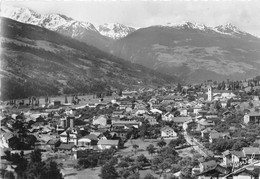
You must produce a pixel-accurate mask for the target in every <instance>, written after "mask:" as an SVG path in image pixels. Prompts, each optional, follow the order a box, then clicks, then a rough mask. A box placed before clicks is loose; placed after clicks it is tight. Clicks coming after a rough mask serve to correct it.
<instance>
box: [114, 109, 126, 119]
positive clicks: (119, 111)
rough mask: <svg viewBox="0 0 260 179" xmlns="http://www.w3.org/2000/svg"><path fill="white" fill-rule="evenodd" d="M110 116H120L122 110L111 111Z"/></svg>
mask: <svg viewBox="0 0 260 179" xmlns="http://www.w3.org/2000/svg"><path fill="white" fill-rule="evenodd" d="M111 116H112V117H119V118H122V117H124V110H118V111H113V113H112V115H111Z"/></svg>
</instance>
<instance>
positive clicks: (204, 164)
mask: <svg viewBox="0 0 260 179" xmlns="http://www.w3.org/2000/svg"><path fill="white" fill-rule="evenodd" d="M216 165H217V162H216V161H215V160H209V161H203V162H201V163H200V164H199V167H200V172H203V171H206V170H208V169H209V168H214V167H216Z"/></svg>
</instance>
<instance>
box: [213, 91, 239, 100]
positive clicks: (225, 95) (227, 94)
mask: <svg viewBox="0 0 260 179" xmlns="http://www.w3.org/2000/svg"><path fill="white" fill-rule="evenodd" d="M217 95H219V96H220V97H218V98H217V99H219V98H221V99H231V98H234V97H236V95H235V94H234V93H233V92H232V91H231V90H213V96H217Z"/></svg>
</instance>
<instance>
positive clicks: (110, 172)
mask: <svg viewBox="0 0 260 179" xmlns="http://www.w3.org/2000/svg"><path fill="white" fill-rule="evenodd" d="M100 177H101V178H103V179H115V178H117V177H118V173H117V172H116V169H115V167H114V166H113V165H111V164H110V163H106V164H105V165H104V166H103V167H102V168H101V175H100Z"/></svg>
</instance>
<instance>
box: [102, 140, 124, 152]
mask: <svg viewBox="0 0 260 179" xmlns="http://www.w3.org/2000/svg"><path fill="white" fill-rule="evenodd" d="M97 146H98V149H100V150H104V149H110V148H111V147H112V146H115V147H116V148H118V146H119V140H99V141H98V143H97Z"/></svg>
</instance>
